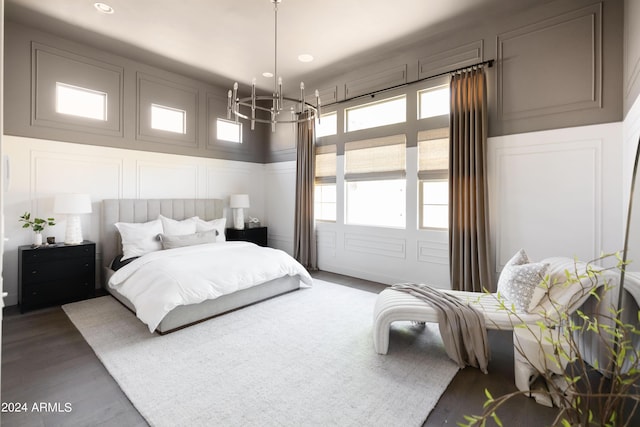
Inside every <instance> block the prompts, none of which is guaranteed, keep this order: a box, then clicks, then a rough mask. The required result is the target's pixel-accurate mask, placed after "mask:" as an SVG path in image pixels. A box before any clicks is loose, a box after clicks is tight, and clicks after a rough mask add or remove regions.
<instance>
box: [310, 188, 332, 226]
mask: <svg viewBox="0 0 640 427" xmlns="http://www.w3.org/2000/svg"><path fill="white" fill-rule="evenodd" d="M314 216H315V218H316V220H318V221H335V220H336V185H335V184H316V186H315V194H314Z"/></svg>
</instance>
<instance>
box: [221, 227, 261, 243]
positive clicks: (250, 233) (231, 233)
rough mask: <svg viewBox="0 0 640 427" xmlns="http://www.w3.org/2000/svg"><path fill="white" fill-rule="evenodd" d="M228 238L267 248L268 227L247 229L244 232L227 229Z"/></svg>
mask: <svg viewBox="0 0 640 427" xmlns="http://www.w3.org/2000/svg"><path fill="white" fill-rule="evenodd" d="M226 236H227V240H244V241H246V242H251V243H255V244H256V245H260V246H267V227H254V228H247V227H245V229H244V230H236V229H235V228H227V230H226Z"/></svg>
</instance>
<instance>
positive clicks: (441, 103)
mask: <svg viewBox="0 0 640 427" xmlns="http://www.w3.org/2000/svg"><path fill="white" fill-rule="evenodd" d="M445 114H449V86H448V85H445V86H438V87H435V88H430V89H425V90H421V91H420V92H418V118H419V119H426V118H427V117H436V116H443V115H445Z"/></svg>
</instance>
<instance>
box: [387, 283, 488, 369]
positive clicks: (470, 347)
mask: <svg viewBox="0 0 640 427" xmlns="http://www.w3.org/2000/svg"><path fill="white" fill-rule="evenodd" d="M391 289H395V290H397V291H402V292H406V293H408V294H410V295H413V296H414V297H416V298H419V299H421V300H422V301H424V302H426V303H427V304H429V305H430V306H431V307H433V308H434V309H435V310H436V312H437V313H438V324H439V327H440V335H441V336H442V342H443V343H444V348H445V350H446V351H447V355H449V357H450V358H451V359H452V360H454V361H455V362H456V363H457V364H458V366H460V368H464V367H465V366H466V365H470V366H473V367H474V368H480V370H481V371H482V372H484V373H485V374H486V373H487V372H488V371H487V365H488V364H489V348H488V344H487V328H486V327H485V323H484V316H483V314H482V313H480V312H479V311H478V310H476V309H475V308H473V307H471V306H470V305H468V304H467V303H465V302H464V301H461V300H460V299H458V298H457V297H455V296H454V295H451V294H447V293H445V292H442V291H440V290H438V289H436V288H433V287H431V286H428V285H418V284H415V283H399V284H396V285H393V286H392V287H391Z"/></svg>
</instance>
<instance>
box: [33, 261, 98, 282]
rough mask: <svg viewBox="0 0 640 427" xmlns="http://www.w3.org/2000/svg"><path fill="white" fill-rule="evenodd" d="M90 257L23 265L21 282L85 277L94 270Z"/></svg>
mask: <svg viewBox="0 0 640 427" xmlns="http://www.w3.org/2000/svg"><path fill="white" fill-rule="evenodd" d="M94 263H95V260H94V259H92V258H80V259H65V260H61V261H59V262H39V263H32V264H26V265H24V269H23V271H22V283H23V284H30V283H38V282H48V281H52V280H59V279H64V278H67V279H71V278H75V277H87V276H88V275H93V273H94V272H95V264H94Z"/></svg>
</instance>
